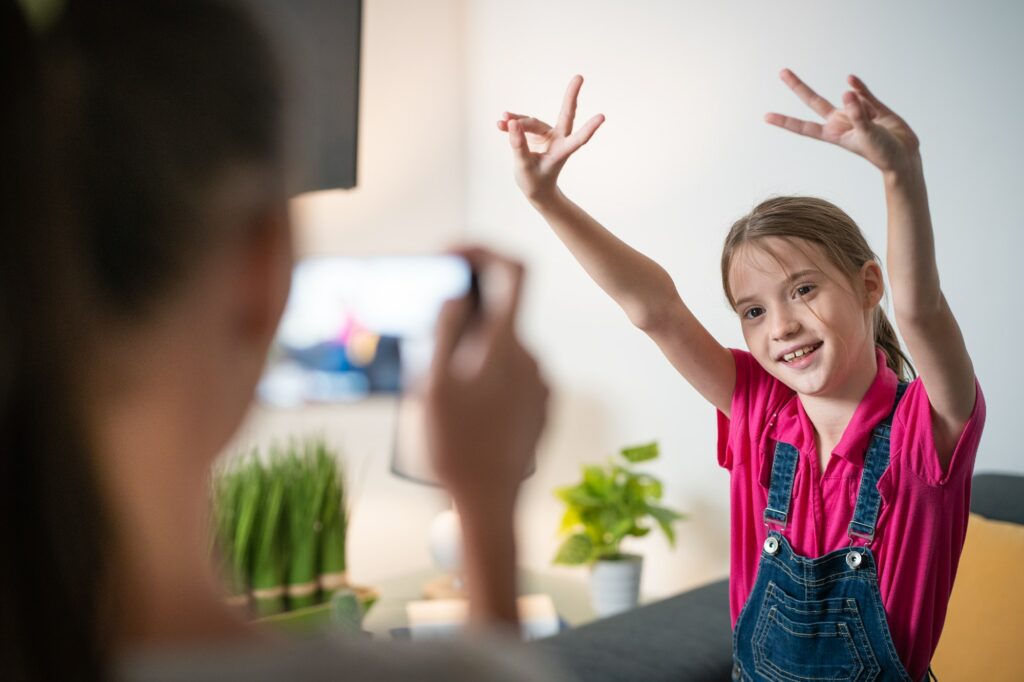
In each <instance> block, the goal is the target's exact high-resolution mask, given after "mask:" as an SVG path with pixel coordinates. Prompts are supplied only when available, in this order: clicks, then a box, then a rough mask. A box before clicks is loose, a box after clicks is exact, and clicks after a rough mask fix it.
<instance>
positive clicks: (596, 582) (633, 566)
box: [590, 554, 644, 618]
mask: <svg viewBox="0 0 1024 682" xmlns="http://www.w3.org/2000/svg"><path fill="white" fill-rule="evenodd" d="M643 561H644V559H643V557H641V556H637V555H635V554H624V555H623V556H622V558H621V559H615V560H608V559H602V560H600V561H596V562H594V565H593V566H592V567H591V569H590V603H591V605H592V606H593V607H594V613H596V614H597V615H598V616H599V617H601V618H603V617H605V616H611V615H613V614H616V613H620V612H622V611H628V610H629V609H631V608H633V607H634V606H636V605H637V603H638V602H639V600H640V573H641V569H642V568H643Z"/></svg>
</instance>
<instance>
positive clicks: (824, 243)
mask: <svg viewBox="0 0 1024 682" xmlns="http://www.w3.org/2000/svg"><path fill="white" fill-rule="evenodd" d="M767 237H779V238H782V239H799V240H802V241H804V242H810V243H812V244H817V245H818V246H820V247H821V250H822V251H823V252H824V253H825V256H826V257H827V258H828V259H829V261H830V262H831V263H832V264H833V265H834V266H836V267H837V268H839V270H841V271H842V272H843V273H845V274H846V275H847V277H849V278H850V279H851V280H852V279H853V278H854V277H855V276H856V275H857V273H859V272H860V269H861V268H862V267H863V266H864V264H865V263H867V262H868V261H877V260H878V256H876V255H875V253H874V251H872V250H871V247H870V246H868V242H867V240H866V239H865V238H864V234H863V233H862V232H861V231H860V228H859V227H857V223H855V222H854V221H853V219H852V218H851V217H850V216H848V215H847V214H846V213H845V212H844V211H843V210H842V209H841V208H839V207H838V206H836V205H835V204H832V203H830V202H828V201H825V200H824V199H818V198H816V197H799V196H797V197H774V198H771V199H767V200H765V201H762V202H761V203H760V204H758V205H757V206H755V207H754V210H752V211H751V212H750V213H748V214H747V215H745V216H743V217H742V218H740V219H739V220H737V221H736V222H735V223H733V226H732V228H731V229H730V230H729V234H728V235H727V236H726V238H725V246H724V248H723V249H722V286H723V287H724V289H725V295H726V298H728V299H729V305H731V306H732V307H734V308H735V307H736V301H735V299H734V298H733V295H732V289H731V288H730V286H729V267H730V265H731V264H732V259H733V257H734V256H735V255H736V252H737V251H738V250H739V248H740V247H741V246H743V245H744V244H754V243H757V242H758V241H760V240H763V239H765V238H767ZM875 345H877V346H878V347H880V348H881V349H882V352H883V353H885V361H886V364H887V365H888V366H889V368H890V369H892V370H893V371H894V372H896V375H897V376H898V377H899V378H900V379H901V380H904V381H909V380H910V379H912V378H913V377H914V376H915V372H914V367H913V365H912V364H911V362H910V359H909V358H908V357H907V356H906V354H905V353H904V352H903V349H902V348H900V342H899V339H897V338H896V331H895V330H894V329H893V327H892V324H890V322H889V318H888V317H887V316H886V314H885V310H883V309H882V307H881V306H878V307H876V308H875Z"/></svg>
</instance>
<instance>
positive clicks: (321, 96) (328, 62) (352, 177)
mask: <svg viewBox="0 0 1024 682" xmlns="http://www.w3.org/2000/svg"><path fill="white" fill-rule="evenodd" d="M245 2H246V3H247V4H248V5H249V6H250V7H252V9H253V10H254V12H255V14H256V16H257V19H258V20H259V21H260V22H261V24H262V25H263V27H264V29H265V30H266V32H267V33H268V36H269V37H270V39H271V40H272V41H273V42H274V44H275V48H276V50H277V56H278V60H279V61H280V63H281V66H282V69H283V71H284V76H285V78H286V83H287V92H288V95H289V102H288V109H289V114H290V117H291V121H290V127H291V132H292V136H293V144H294V145H295V146H296V149H295V153H296V163H297V164H298V168H297V176H298V177H297V178H296V187H295V191H296V193H301V192H312V191H316V190H323V189H338V188H342V189H344V188H351V187H355V185H356V149H357V144H356V143H357V139H358V130H359V80H360V79H359V64H360V45H361V32H362V14H363V12H362V0H245Z"/></svg>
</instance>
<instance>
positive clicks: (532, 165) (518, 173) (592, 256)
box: [498, 76, 736, 415]
mask: <svg viewBox="0 0 1024 682" xmlns="http://www.w3.org/2000/svg"><path fill="white" fill-rule="evenodd" d="M582 85H583V78H582V77H581V76H575V77H574V78H573V79H572V80H571V81H570V83H569V87H568V89H567V90H566V92H565V98H564V100H563V102H562V110H561V113H560V114H559V116H558V121H557V123H556V124H555V126H554V127H551V126H549V125H548V124H546V123H544V122H543V121H540V120H538V119H536V118H533V117H528V116H522V115H519V114H511V113H508V112H505V114H504V115H503V117H502V119H501V120H500V121H498V128H499V129H500V130H502V131H505V132H507V133H508V137H509V144H510V145H511V147H512V151H513V156H514V161H515V179H516V184H518V185H519V188H520V189H521V190H522V191H523V194H524V195H526V198H527V199H528V200H529V201H530V203H531V204H532V205H533V207H534V208H536V209H537V211H538V212H540V214H541V215H542V216H543V217H544V219H545V220H546V221H547V222H548V224H549V225H550V226H551V228H552V230H553V231H554V233H555V235H556V236H557V237H558V238H559V239H560V240H561V241H562V242H563V243H564V244H565V245H566V247H568V249H569V250H570V251H571V252H572V254H573V256H575V258H576V260H577V261H578V262H579V263H580V265H582V266H583V269H584V270H586V272H587V274H588V275H590V277H591V278H592V279H593V280H594V281H595V282H596V283H597V284H598V286H600V287H601V288H602V289H603V290H604V291H605V292H606V293H607V294H608V295H609V296H611V297H612V299H614V300H615V302H616V303H618V304H619V306H620V307H621V308H622V310H623V311H624V312H625V313H626V316H627V317H628V318H629V320H630V321H631V322H632V323H633V324H634V325H636V326H637V327H639V328H640V329H642V330H644V331H645V332H646V333H647V335H648V336H650V337H651V338H652V339H653V340H654V342H655V343H657V344H658V347H659V348H660V349H661V351H662V352H663V353H664V354H665V356H666V357H667V358H668V360H669V361H670V362H671V363H672V365H673V366H674V367H675V368H676V370H678V371H679V373H680V374H682V375H683V377H684V378H685V379H686V380H687V381H688V382H689V383H690V384H691V385H693V387H694V388H696V389H697V391H698V392H699V393H700V394H701V395H703V396H704V398H705V399H707V400H708V401H709V402H710V403H711V404H713V405H715V406H716V407H717V408H718V409H720V410H722V411H723V412H724V413H725V414H727V415H728V414H729V405H730V402H731V399H732V392H733V387H734V385H735V383H736V368H735V364H734V362H733V359H732V355H731V354H730V353H729V351H728V350H727V349H725V348H723V347H722V345H721V344H719V343H718V341H716V340H715V338H714V337H712V336H711V334H710V333H708V331H707V330H706V329H705V328H704V326H703V325H701V324H700V322H699V321H698V320H697V318H696V317H694V315H693V314H692V313H691V312H690V310H689V309H688V308H687V307H686V305H685V304H684V303H683V300H682V298H681V297H680V295H679V292H678V291H677V290H676V286H675V284H674V283H673V281H672V278H671V277H670V276H669V274H668V273H667V272H666V271H665V269H664V268H662V267H661V266H660V265H658V264H657V263H656V262H654V261H653V260H652V259H650V258H648V257H647V256H645V255H644V254H642V253H640V252H639V251H637V250H636V249H634V248H632V247H631V246H629V245H628V244H626V243H625V242H623V241H622V240H621V239H619V238H618V237H616V236H615V235H614V234H612V233H611V232H610V231H608V230H607V229H605V228H604V227H603V226H602V225H601V224H600V223H598V222H597V221H596V220H594V219H593V218H592V217H591V216H590V215H588V214H587V213H586V211H584V210H583V209H582V208H580V207H579V206H577V205H576V204H575V203H573V202H572V201H571V200H569V199H568V198H567V197H566V196H565V195H564V194H563V193H562V191H561V190H560V189H559V187H558V174H559V173H560V172H561V170H562V167H563V166H564V165H565V162H566V161H567V160H568V159H569V157H570V156H571V155H572V154H573V153H574V152H575V151H576V150H578V149H579V148H580V147H582V146H583V145H584V144H586V143H587V141H588V140H590V138H591V136H593V134H594V132H595V131H596V130H597V129H598V127H600V125H601V124H602V123H603V122H604V116H603V115H601V114H598V115H596V116H594V117H592V118H591V119H590V120H588V121H587V122H586V123H585V124H583V126H582V127H581V128H580V129H579V130H577V131H575V132H573V123H574V120H575V118H576V103H577V99H578V97H579V91H580V87H581V86H582Z"/></svg>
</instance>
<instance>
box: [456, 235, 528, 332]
mask: <svg viewBox="0 0 1024 682" xmlns="http://www.w3.org/2000/svg"><path fill="white" fill-rule="evenodd" d="M450 253H453V254H455V255H458V256H462V257H463V258H465V259H466V261H467V262H468V263H469V265H470V267H471V268H473V271H474V272H476V273H477V276H478V277H479V278H480V293H481V296H482V304H483V306H482V313H483V316H484V317H485V318H486V319H488V320H496V321H499V322H501V323H504V324H507V325H509V326H512V325H514V322H515V316H516V313H517V311H518V309H519V299H520V293H521V290H522V281H523V275H524V272H525V269H524V268H523V265H522V263H520V262H518V261H516V260H513V259H511V258H508V257H507V256H503V255H500V254H497V253H495V252H493V251H490V250H489V249H485V248H483V247H479V246H460V247H456V248H454V249H451V250H450Z"/></svg>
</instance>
